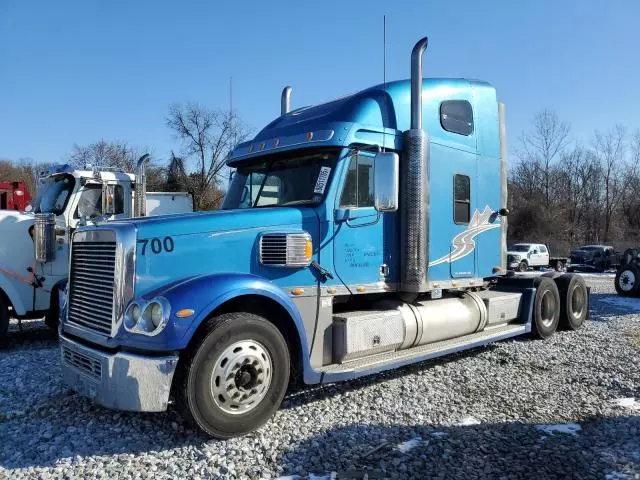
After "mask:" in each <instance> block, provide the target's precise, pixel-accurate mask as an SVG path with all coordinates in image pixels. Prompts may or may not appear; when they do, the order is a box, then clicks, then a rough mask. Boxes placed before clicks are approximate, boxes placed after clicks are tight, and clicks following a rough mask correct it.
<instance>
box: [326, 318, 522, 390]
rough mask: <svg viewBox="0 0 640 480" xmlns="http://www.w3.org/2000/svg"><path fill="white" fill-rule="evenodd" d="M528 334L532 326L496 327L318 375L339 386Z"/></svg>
mask: <svg viewBox="0 0 640 480" xmlns="http://www.w3.org/2000/svg"><path fill="white" fill-rule="evenodd" d="M529 331H530V326H529V325H526V324H521V323H517V324H506V325H497V326H494V327H488V328H486V329H485V330H483V331H482V332H478V333H472V334H470V335H465V336H463V337H457V338H452V339H450V340H443V341H440V342H434V343H429V344H426V345H421V346H419V347H413V348H408V349H406V350H397V351H394V352H386V353H380V354H377V355H371V356H368V357H364V358H359V359H357V360H351V361H348V362H344V363H336V364H332V365H326V366H324V367H322V368H320V369H318V371H319V372H320V373H322V380H321V383H329V382H338V381H341V380H348V379H352V378H357V377H362V376H365V375H371V374H373V373H378V372H382V371H384V370H390V369H392V368H398V367H401V366H403V365H409V364H412V363H416V362H421V361H424V360H428V359H431V358H436V357H440V356H443V355H447V354H450V353H454V352H459V351H462V350H467V349H470V348H475V347H480V346H482V345H486V344H488V343H492V342H496V341H498V340H503V339H506V338H511V337H516V336H518V335H523V334H525V333H528V332H529Z"/></svg>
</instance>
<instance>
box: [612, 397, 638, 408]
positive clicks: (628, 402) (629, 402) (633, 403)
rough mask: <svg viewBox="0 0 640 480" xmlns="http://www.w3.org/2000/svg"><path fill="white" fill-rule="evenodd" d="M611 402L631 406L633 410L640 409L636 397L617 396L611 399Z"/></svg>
mask: <svg viewBox="0 0 640 480" xmlns="http://www.w3.org/2000/svg"><path fill="white" fill-rule="evenodd" d="M611 403H615V404H616V405H618V406H619V407H625V408H630V409H631V410H640V403H639V402H637V401H636V399H635V398H633V397H631V398H616V399H614V400H611Z"/></svg>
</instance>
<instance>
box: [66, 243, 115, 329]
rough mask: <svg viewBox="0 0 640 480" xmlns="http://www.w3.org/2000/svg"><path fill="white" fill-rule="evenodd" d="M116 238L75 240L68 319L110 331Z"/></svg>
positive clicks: (72, 253)
mask: <svg viewBox="0 0 640 480" xmlns="http://www.w3.org/2000/svg"><path fill="white" fill-rule="evenodd" d="M115 261H116V242H74V243H73V246H72V249H71V271H70V278H69V313H68V319H69V322H70V323H75V324H76V325H79V326H82V327H85V328H90V329H92V330H96V331H98V332H100V333H104V334H107V335H110V334H111V330H112V323H113V302H114V294H115V285H114V275H115Z"/></svg>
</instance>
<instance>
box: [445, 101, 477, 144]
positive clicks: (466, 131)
mask: <svg viewBox="0 0 640 480" xmlns="http://www.w3.org/2000/svg"><path fill="white" fill-rule="evenodd" d="M440 125H442V128H444V129H445V130H446V131H447V132H453V133H457V134H459V135H471V134H472V133H473V108H471V104H470V103H469V102H467V101H466V100H447V101H445V102H442V103H441V104H440Z"/></svg>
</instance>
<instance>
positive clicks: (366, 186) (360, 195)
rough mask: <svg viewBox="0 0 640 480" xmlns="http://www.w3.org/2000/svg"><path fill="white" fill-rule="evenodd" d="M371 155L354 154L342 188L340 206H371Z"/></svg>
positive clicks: (372, 201)
mask: <svg viewBox="0 0 640 480" xmlns="http://www.w3.org/2000/svg"><path fill="white" fill-rule="evenodd" d="M373 204H374V197H373V157H370V156H365V155H354V156H352V157H351V161H350V162H349V170H348V171H347V178H346V179H345V182H344V189H343V190H342V199H341V200H340V206H341V207H351V208H361V207H373Z"/></svg>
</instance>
